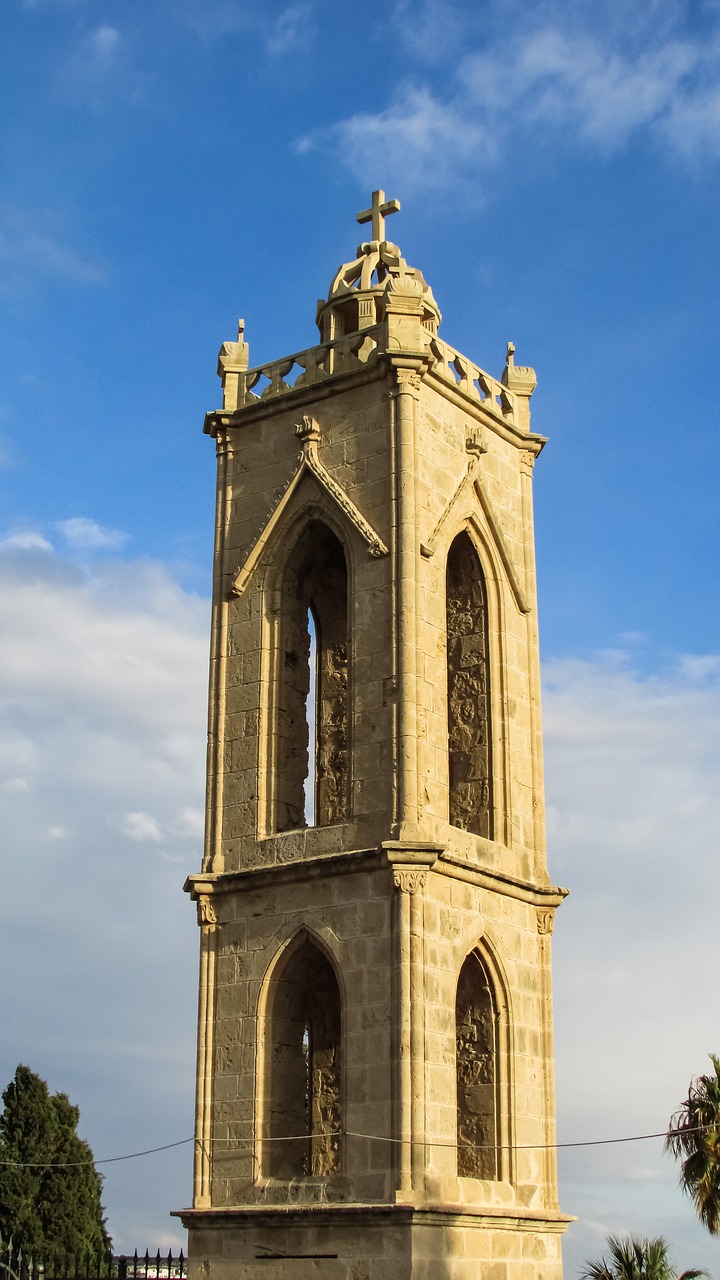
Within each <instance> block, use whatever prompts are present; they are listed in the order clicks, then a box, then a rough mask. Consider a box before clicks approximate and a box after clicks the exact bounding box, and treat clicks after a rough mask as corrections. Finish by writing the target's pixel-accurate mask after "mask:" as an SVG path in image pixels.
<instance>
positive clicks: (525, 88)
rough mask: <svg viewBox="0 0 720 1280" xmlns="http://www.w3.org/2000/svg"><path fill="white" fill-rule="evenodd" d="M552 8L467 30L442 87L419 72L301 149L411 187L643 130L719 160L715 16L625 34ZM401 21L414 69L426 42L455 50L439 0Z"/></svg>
mask: <svg viewBox="0 0 720 1280" xmlns="http://www.w3.org/2000/svg"><path fill="white" fill-rule="evenodd" d="M490 8H493V6H490ZM516 8H520V9H522V8H523V6H516ZM656 8H658V9H659V10H663V11H664V10H666V9H667V5H657V6H656ZM553 10H554V6H552V5H544V6H540V7H539V8H536V9H535V10H531V9H530V8H528V7H527V6H525V9H524V20H523V21H517V22H515V23H508V24H507V25H506V26H505V27H504V28H502V29H498V28H497V26H496V25H494V24H493V22H492V21H489V22H488V24H487V26H486V28H485V29H484V30H483V31H482V32H480V31H478V30H474V31H473V29H472V24H470V27H471V29H470V32H469V33H466V34H465V38H464V40H463V41H462V43H461V49H462V52H461V54H460V56H459V57H458V56H457V48H456V49H455V57H454V59H453V62H452V64H451V65H449V66H448V76H447V80H446V85H445V86H444V87H442V88H440V87H438V77H437V75H434V76H433V77H432V78H430V77H428V76H426V75H424V74H423V73H422V71H421V69H420V67H418V71H417V73H416V75H415V76H414V77H413V76H412V75H411V76H410V77H409V78H408V79H406V81H405V82H404V83H402V84H401V85H400V86H399V87H398V88H397V89H396V90H395V93H394V95H393V97H392V99H391V100H390V101H389V102H388V103H387V105H385V106H384V107H382V108H381V109H379V110H376V111H368V112H361V113H357V114H355V115H352V116H349V117H347V118H345V119H343V120H340V121H337V122H335V123H334V124H331V125H329V126H326V127H320V128H318V129H317V130H315V131H313V132H311V133H309V134H307V135H305V136H304V137H302V138H301V139H300V140H299V142H298V148H299V150H301V151H304V150H310V149H320V150H329V151H331V152H333V153H335V154H337V155H338V157H339V158H340V159H341V160H342V162H343V163H344V164H346V165H347V166H348V167H349V168H351V169H352V170H353V172H354V173H355V174H356V175H357V176H358V178H360V179H361V180H362V181H363V182H367V181H371V182H372V181H374V180H375V179H376V177H377V174H378V169H380V170H381V171H382V172H387V173H392V175H393V177H394V179H395V181H401V182H402V183H403V185H406V186H419V185H422V186H423V187H424V188H427V187H429V186H445V185H448V184H451V183H453V182H457V181H463V180H465V181H470V180H472V182H473V183H474V185H475V187H476V190H477V189H481V188H482V181H481V179H482V177H483V176H484V175H485V173H486V172H487V170H488V168H489V167H491V168H495V167H496V166H498V165H499V164H500V163H501V162H502V161H503V160H508V159H509V158H510V157H512V155H513V154H517V156H518V157H522V156H527V155H529V154H530V153H531V151H532V150H538V149H540V150H542V149H543V148H547V147H550V146H553V147H561V148H567V147H579V146H585V147H587V146H591V147H593V148H595V149H596V150H599V151H601V152H605V153H610V152H613V151H616V150H618V149H619V148H622V147H623V146H624V145H626V143H627V142H628V140H629V139H631V138H632V137H634V136H635V135H638V134H640V133H643V132H644V133H645V134H646V135H647V137H648V139H649V140H651V141H653V143H654V144H655V145H656V146H657V148H658V150H660V149H661V148H664V149H666V150H667V149H670V150H672V152H673V153H674V154H675V155H676V156H684V157H686V158H687V157H692V156H694V155H696V154H697V153H698V152H699V151H700V150H702V151H703V153H704V154H705V155H707V154H708V153H709V154H710V155H711V157H712V158H713V159H715V160H716V159H718V158H719V157H720V57H719V54H720V19H719V18H718V17H717V15H716V16H715V19H714V22H713V23H712V25H711V26H710V28H709V30H707V31H704V32H703V33H697V34H695V35H693V36H688V35H685V36H684V37H683V38H679V37H678V36H676V35H675V34H674V33H673V29H672V24H671V22H670V21H669V20H668V21H666V22H662V21H659V22H658V23H657V24H656V27H655V30H654V31H650V32H648V30H647V29H646V28H645V27H644V26H643V27H642V30H641V31H640V32H638V31H637V30H635V31H630V32H629V31H628V29H627V25H626V26H625V27H623V26H622V24H620V23H619V22H618V23H616V24H615V26H614V27H613V25H612V24H610V25H609V26H608V28H607V29H603V28H602V26H598V25H597V24H596V23H595V22H593V21H592V20H591V18H590V15H589V10H588V9H587V8H586V7H584V6H583V7H582V8H581V9H580V10H579V11H578V14H579V15H584V21H580V20H579V17H578V15H576V19H575V21H574V22H563V23H561V22H559V21H558V20H557V16H556V14H555V13H554V11H553ZM483 12H485V11H483ZM453 13H454V8H451V11H450V19H452V14H453ZM395 20H396V23H398V24H400V23H401V22H404V28H403V30H404V31H405V34H404V36H403V39H404V41H405V45H406V48H407V50H408V54H409V55H412V56H413V57H414V58H415V59H416V60H417V62H418V63H428V62H429V61H431V60H432V57H431V50H433V51H434V55H435V60H438V59H440V60H442V58H447V50H446V45H445V44H444V42H443V41H442V40H439V39H437V38H436V37H435V35H434V34H433V33H436V32H437V30H438V24H439V23H440V21H441V15H440V12H439V9H438V6H437V5H436V4H434V3H429V2H428V0H426V3H424V4H423V5H422V7H421V10H420V21H419V22H418V23H417V24H411V23H410V21H409V15H408V12H407V3H406V0H397V4H396V7H395ZM450 25H451V26H452V22H451V23H450ZM637 25H638V24H637V23H636V26H637ZM400 29H401V28H400V26H398V30H400ZM640 37H642V38H640Z"/></svg>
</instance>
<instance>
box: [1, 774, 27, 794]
mask: <svg viewBox="0 0 720 1280" xmlns="http://www.w3.org/2000/svg"><path fill="white" fill-rule="evenodd" d="M0 791H2V792H3V793H4V795H6V796H26V795H28V793H29V791H30V784H29V782H28V781H27V779H26V778H6V779H5V781H4V782H3V784H2V786H0Z"/></svg>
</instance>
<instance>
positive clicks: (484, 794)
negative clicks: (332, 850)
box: [446, 532, 494, 840]
mask: <svg viewBox="0 0 720 1280" xmlns="http://www.w3.org/2000/svg"><path fill="white" fill-rule="evenodd" d="M446 626H447V684H448V695H447V700H448V767H449V801H450V803H449V810H450V811H449V818H450V823H451V824H452V826H454V827H461V828H462V829H463V830H465V831H472V832H473V833H474V834H475V835H479V836H484V837H485V838H486V839H490V840H491V839H492V838H493V835H494V829H493V828H494V823H493V785H492V725H491V714H490V659H489V632H488V603H487V587H486V583H485V575H484V574H483V570H482V566H481V564H480V559H479V557H478V554H477V552H476V550H475V547H474V546H473V543H472V541H471V539H470V537H469V536H468V534H467V533H466V532H462V533H459V534H458V536H457V537H456V538H455V539H454V541H453V543H452V545H451V547H450V550H449V552H448V558H447V570H446Z"/></svg>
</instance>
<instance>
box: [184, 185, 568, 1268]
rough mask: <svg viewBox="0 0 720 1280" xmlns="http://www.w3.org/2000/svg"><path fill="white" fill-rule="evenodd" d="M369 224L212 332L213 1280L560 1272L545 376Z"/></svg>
mask: <svg viewBox="0 0 720 1280" xmlns="http://www.w3.org/2000/svg"><path fill="white" fill-rule="evenodd" d="M397 208H399V206H398V204H397V201H385V198H384V193H383V192H375V193H374V195H373V205H372V208H371V209H370V210H368V211H367V212H366V213H363V214H361V215H358V220H359V221H361V222H366V221H370V222H371V224H372V225H371V232H370V235H371V238H370V239H369V240H368V241H367V242H365V243H363V244H361V245H360V247H359V248H358V251H357V256H356V257H355V258H354V260H353V261H351V262H348V263H345V264H344V265H343V266H342V267H341V268H340V270H339V271H338V272H337V274H336V276H335V278H334V280H333V282H332V284H331V286H330V290H329V293H328V296H327V299H326V300H322V301H321V302H320V303H319V304H318V308H317V324H318V328H319V331H320V341H319V343H318V344H317V345H316V346H313V347H311V348H310V349H309V350H305V351H300V352H298V353H296V354H294V355H290V356H287V357H284V358H283V359H280V360H275V361H273V362H271V363H270V364H265V365H261V366H258V367H255V368H249V367H248V363H249V362H248V348H247V345H246V343H245V342H244V335H243V332H242V326H241V331H240V333H239V334H238V340H237V342H228V343H226V344H225V345H224V346H223V348H222V350H221V352H220V363H219V372H220V375H221V377H222V382H223V407H222V409H220V410H218V411H217V412H215V413H211V414H209V415H208V417H207V420H206V428H205V429H206V431H207V432H208V433H209V434H210V435H211V436H212V437H214V439H215V441H216V444H217V458H218V480H217V523H216V541H215V569H214V602H213V629H212V654H211V678H210V732H209V750H208V790H207V831H206V849H205V859H204V863H203V868H202V871H201V872H200V873H199V874H197V875H194V876H191V877H190V879H189V881H188V885H187V888H188V889H189V891H190V893H191V894H192V896H193V898H194V900H195V901H196V903H197V908H198V920H199V924H200V930H201V966H200V1013H199V1038H198V1046H199V1047H198V1075H197V1129H196V1139H197V1141H196V1158H195V1186H194V1200H193V1206H192V1208H191V1209H187V1210H183V1211H182V1214H181V1216H182V1218H183V1221H184V1222H185V1223H186V1225H187V1226H188V1227H189V1230H190V1260H191V1268H193V1269H194V1275H195V1277H196V1280H199V1278H200V1277H203V1278H207V1280H210V1278H211V1277H212V1280H238V1278H240V1277H260V1276H263V1277H268V1276H272V1277H279V1278H280V1280H285V1278H287V1280H289V1278H290V1277H301V1276H302V1277H305V1276H310V1275H312V1276H316V1277H341V1278H343V1280H385V1278H387V1280H403V1278H404V1277H413V1278H417V1277H426V1278H428V1280H430V1278H432V1280H444V1278H447V1280H471V1278H472V1280H476V1278H478V1277H481V1276H482V1277H484V1278H487V1280H541V1278H542V1280H559V1278H560V1275H561V1260H560V1238H561V1235H562V1232H563V1231H564V1230H565V1227H566V1224H567V1222H568V1219H567V1218H566V1217H564V1216H563V1215H562V1214H561V1213H560V1212H559V1209H558V1203H557V1183H556V1169H555V1155H554V1149H553V1143H554V1141H555V1114H554V1081H553V1040H552V1007H551V988H550V936H551V933H552V923H553V917H554V911H555V908H556V907H557V906H558V905H559V904H560V902H561V901H562V899H563V897H564V893H565V891H564V890H562V889H558V888H555V887H553V885H552V884H551V882H550V880H549V878H548V873H547V868H546V859H545V834H544V809H543V771H542V740H541V728H540V700H539V681H538V639H537V620H536V594H535V573H534V549H533V517H532V493H531V482H532V470H533V464H534V462H535V459H536V457H537V455H538V454H539V452H540V450H541V448H542V446H543V444H544V440H543V439H542V438H541V437H539V436H537V435H534V434H533V433H532V432H531V430H530V415H529V402H530V396H531V395H532V392H533V389H534V387H535V375H534V373H533V371H532V369H528V368H521V367H519V366H517V365H516V364H515V363H514V353H513V347H512V345H510V346H509V347H508V353H507V361H506V365H505V369H504V371H503V374H502V378H501V379H500V380H499V381H496V379H495V378H493V377H491V376H490V375H489V374H487V373H484V372H483V371H482V369H480V368H479V367H478V366H477V365H476V364H474V363H473V362H472V361H471V360H469V359H467V357H465V356H463V355H460V354H459V353H458V352H457V351H455V350H453V349H452V348H451V347H449V346H448V345H447V343H446V342H444V341H443V340H442V339H441V338H440V336H439V332H438V330H439V325H440V312H439V310H438V307H437V305H436V303H435V300H434V298H433V295H432V292H431V290H430V288H429V287H428V285H427V284H426V282H425V280H424V279H423V276H422V275H421V273H420V272H419V271H418V270H416V269H415V268H413V267H410V266H408V264H407V263H406V261H405V260H404V259H403V258H402V256H401V254H400V250H399V249H398V247H397V246H396V245H394V244H392V243H390V242H389V241H388V240H387V239H386V238H385V218H386V217H387V215H388V214H390V213H392V212H395V211H396V209H397Z"/></svg>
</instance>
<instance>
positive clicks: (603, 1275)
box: [580, 1236, 707, 1280]
mask: <svg viewBox="0 0 720 1280" xmlns="http://www.w3.org/2000/svg"><path fill="white" fill-rule="evenodd" d="M608 1254H609V1257H607V1258H601V1259H600V1260H599V1261H598V1262H586V1263H585V1267H584V1269H583V1270H582V1271H581V1272H580V1280H697V1277H699V1276H706V1275H707V1272H706V1271H698V1270H692V1271H683V1273H682V1275H680V1276H678V1274H677V1272H676V1270H675V1268H674V1267H673V1266H672V1264H671V1262H670V1259H669V1257H668V1243H667V1240H664V1239H663V1237H662V1236H658V1237H657V1239H656V1240H646V1239H643V1238H641V1237H636V1236H626V1237H622V1236H608Z"/></svg>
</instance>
